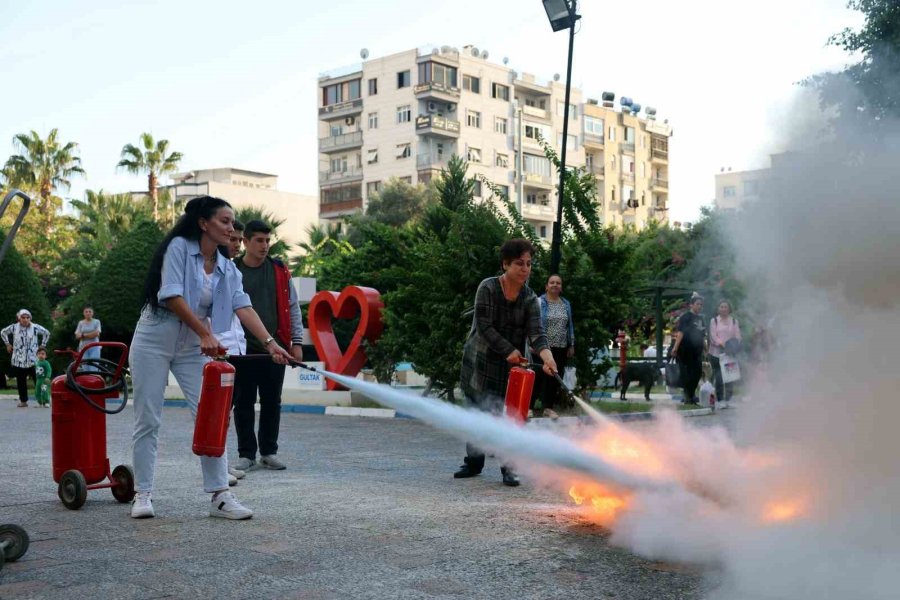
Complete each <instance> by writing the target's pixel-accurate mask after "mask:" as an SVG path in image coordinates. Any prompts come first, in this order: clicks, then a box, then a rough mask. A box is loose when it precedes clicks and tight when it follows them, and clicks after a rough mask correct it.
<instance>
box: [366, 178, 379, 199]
mask: <svg viewBox="0 0 900 600" xmlns="http://www.w3.org/2000/svg"><path fill="white" fill-rule="evenodd" d="M380 191H381V182H380V181H370V182H369V183H367V184H366V197H367V198H371V197H372V196H374V195H375V194H377V193H378V192H380Z"/></svg>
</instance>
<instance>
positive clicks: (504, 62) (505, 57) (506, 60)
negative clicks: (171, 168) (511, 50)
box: [503, 56, 509, 65]
mask: <svg viewBox="0 0 900 600" xmlns="http://www.w3.org/2000/svg"><path fill="white" fill-rule="evenodd" d="M503 64H504V65H508V64H509V57H508V56H504V57H503Z"/></svg>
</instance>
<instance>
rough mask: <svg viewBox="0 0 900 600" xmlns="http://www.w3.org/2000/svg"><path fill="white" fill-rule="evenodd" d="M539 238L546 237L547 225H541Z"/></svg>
mask: <svg viewBox="0 0 900 600" xmlns="http://www.w3.org/2000/svg"><path fill="white" fill-rule="evenodd" d="M541 238H543V239H547V226H546V225H541Z"/></svg>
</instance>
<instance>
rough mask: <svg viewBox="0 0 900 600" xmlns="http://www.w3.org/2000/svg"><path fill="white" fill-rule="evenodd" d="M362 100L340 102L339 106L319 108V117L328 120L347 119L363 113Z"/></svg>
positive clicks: (331, 105) (332, 105)
mask: <svg viewBox="0 0 900 600" xmlns="http://www.w3.org/2000/svg"><path fill="white" fill-rule="evenodd" d="M362 105H363V101H362V98H357V99H356V100H350V101H348V102H338V103H337V104H329V105H328V106H320V107H319V116H320V117H324V118H326V119H332V118H338V117H347V116H350V115H355V114H358V113H361V112H362Z"/></svg>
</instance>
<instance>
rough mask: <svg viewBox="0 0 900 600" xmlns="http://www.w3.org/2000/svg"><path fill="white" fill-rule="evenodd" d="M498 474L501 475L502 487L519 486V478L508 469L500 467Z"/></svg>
mask: <svg viewBox="0 0 900 600" xmlns="http://www.w3.org/2000/svg"><path fill="white" fill-rule="evenodd" d="M500 473H502V474H503V485H508V486H509V487H517V486H518V485H519V483H520V482H519V477H518V475H516V474H515V473H514V472H513V470H512V469H510V468H509V467H500Z"/></svg>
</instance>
